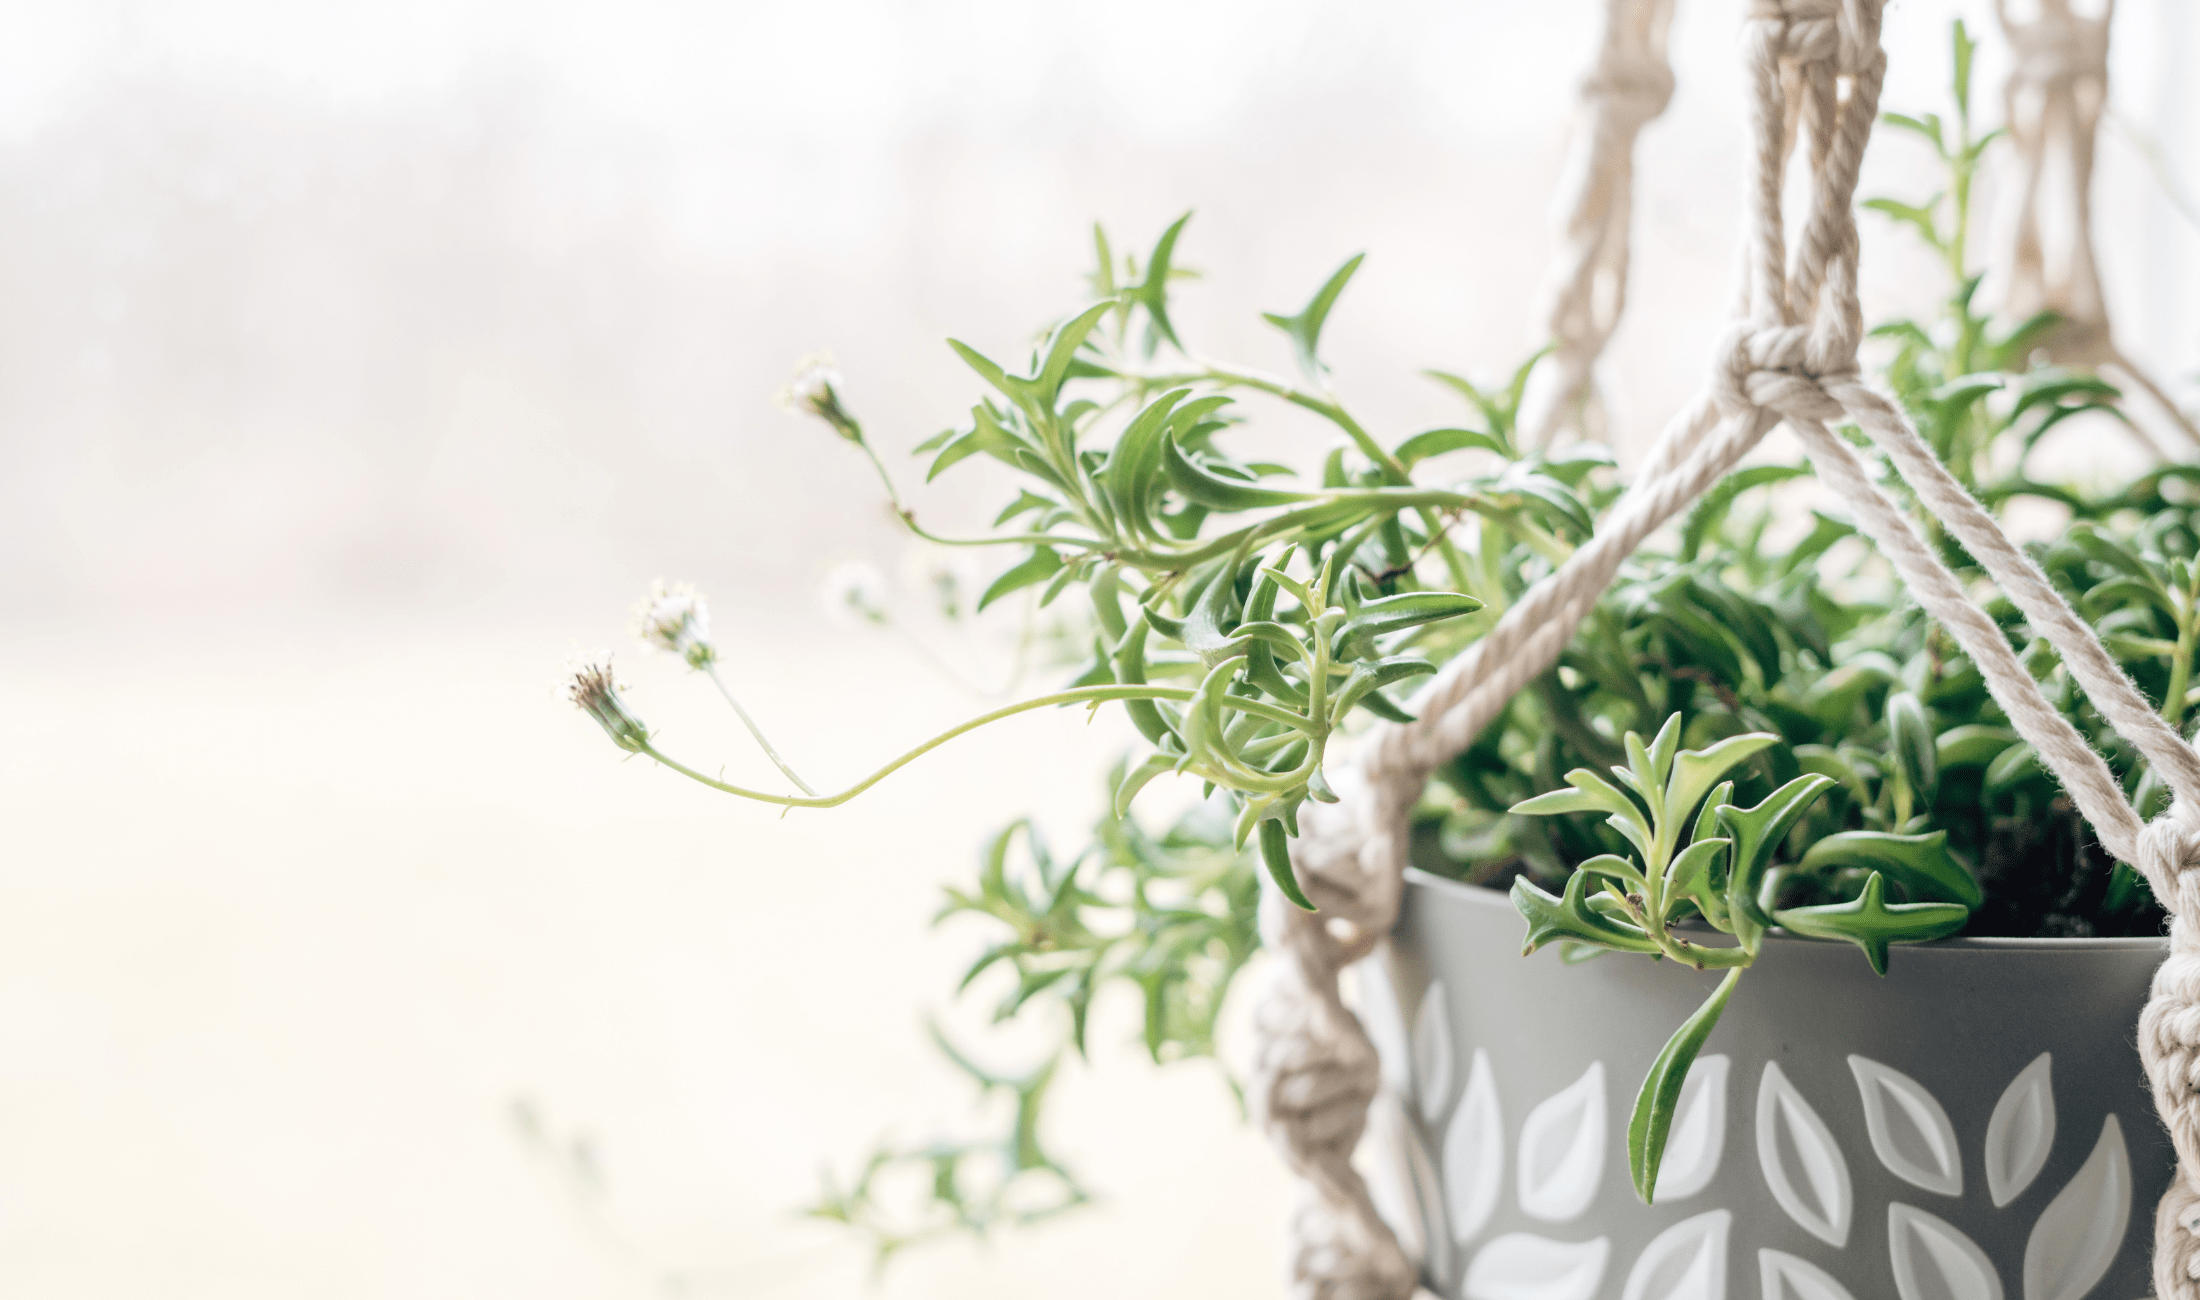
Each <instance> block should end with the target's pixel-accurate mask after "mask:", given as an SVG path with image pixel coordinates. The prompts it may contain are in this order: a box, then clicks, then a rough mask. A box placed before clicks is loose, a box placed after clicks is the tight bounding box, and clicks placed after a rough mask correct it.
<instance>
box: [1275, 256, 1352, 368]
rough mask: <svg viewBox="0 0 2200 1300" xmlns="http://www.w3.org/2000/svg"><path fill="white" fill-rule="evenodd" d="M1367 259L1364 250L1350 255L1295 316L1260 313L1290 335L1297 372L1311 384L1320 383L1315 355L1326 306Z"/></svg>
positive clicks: (1335, 299)
mask: <svg viewBox="0 0 2200 1300" xmlns="http://www.w3.org/2000/svg"><path fill="white" fill-rule="evenodd" d="M1366 259H1367V254H1365V253H1355V254H1353V256H1352V259H1351V260H1350V261H1348V262H1346V263H1345V264H1344V265H1343V266H1340V267H1338V268H1337V271H1336V274H1334V275H1332V276H1330V277H1329V279H1328V280H1327V281H1326V282H1325V283H1323V285H1322V287H1321V288H1320V289H1318V290H1316V291H1315V293H1314V300H1313V301H1312V302H1310V303H1308V304H1306V310H1304V311H1302V312H1300V313H1299V314H1298V315H1296V316H1279V315H1277V314H1276V313H1274V312H1262V313H1261V319H1262V320H1265V321H1267V322H1268V323H1269V324H1271V325H1273V326H1275V327H1276V328H1277V329H1280V330H1282V331H1283V332H1284V333H1285V334H1287V335H1289V336H1290V338H1291V348H1292V351H1293V352H1294V353H1296V354H1297V356H1298V361H1299V373H1301V374H1303V375H1305V376H1306V377H1307V379H1308V380H1310V381H1311V382H1313V383H1316V384H1319V383H1321V382H1322V372H1323V371H1324V370H1325V369H1326V367H1325V366H1323V365H1322V363H1321V358H1320V356H1319V355H1318V348H1319V346H1320V343H1321V336H1322V322H1324V321H1326V320H1328V319H1329V309H1330V308H1331V307H1333V306H1335V305H1336V302H1337V295H1338V294H1340V293H1343V292H1344V286H1345V283H1346V282H1347V281H1349V280H1350V279H1351V278H1352V273H1353V272H1354V271H1357V270H1359V269H1360V263H1361V262H1363V261H1365V260H1366Z"/></svg>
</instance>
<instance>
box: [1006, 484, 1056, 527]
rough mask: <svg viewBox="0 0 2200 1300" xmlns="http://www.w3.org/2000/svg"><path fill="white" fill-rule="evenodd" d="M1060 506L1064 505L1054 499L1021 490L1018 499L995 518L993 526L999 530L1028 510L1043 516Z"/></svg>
mask: <svg viewBox="0 0 2200 1300" xmlns="http://www.w3.org/2000/svg"><path fill="white" fill-rule="evenodd" d="M1060 504H1062V503H1061V502H1059V501H1056V500H1055V499H1054V498H1053V497H1043V496H1040V495H1039V494H1038V493H1036V492H1033V491H1030V490H1029V489H1021V490H1019V491H1018V492H1017V493H1016V499H1015V500H1014V501H1011V502H1009V503H1008V507H1007V508H1006V509H1004V510H1003V511H1001V513H1000V514H998V515H996V516H994V518H993V526H994V527H995V528H999V527H1000V526H1001V525H1002V524H1005V523H1007V522H1008V521H1009V520H1011V519H1014V518H1015V517H1016V516H1018V515H1020V514H1023V513H1024V512H1025V511H1027V510H1036V511H1039V512H1040V513H1041V514H1044V513H1046V512H1047V511H1049V510H1052V509H1053V508H1054V507H1056V506H1058V505H1060Z"/></svg>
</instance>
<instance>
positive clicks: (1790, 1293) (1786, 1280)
mask: <svg viewBox="0 0 2200 1300" xmlns="http://www.w3.org/2000/svg"><path fill="white" fill-rule="evenodd" d="M1757 1278H1758V1282H1759V1285H1760V1286H1761V1287H1762V1289H1763V1296H1762V1300H1856V1297H1855V1296H1852V1295H1850V1294H1849V1289H1848V1288H1847V1287H1845V1286H1842V1285H1841V1284H1840V1283H1839V1282H1836V1281H1834V1280H1833V1275H1832V1274H1830V1273H1828V1272H1826V1270H1824V1269H1822V1268H1820V1267H1818V1266H1817V1265H1816V1264H1813V1263H1811V1262H1810V1261H1809V1260H1807V1259H1800V1258H1798V1257H1796V1256H1794V1255H1790V1254H1788V1253H1787V1252H1786V1251H1784V1250H1760V1251H1758V1252H1757Z"/></svg>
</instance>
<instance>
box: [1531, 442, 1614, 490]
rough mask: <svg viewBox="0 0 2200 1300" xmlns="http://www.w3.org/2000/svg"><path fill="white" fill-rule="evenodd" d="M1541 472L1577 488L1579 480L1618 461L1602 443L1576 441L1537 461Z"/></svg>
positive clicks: (1579, 485)
mask: <svg viewBox="0 0 2200 1300" xmlns="http://www.w3.org/2000/svg"><path fill="white" fill-rule="evenodd" d="M1537 463H1538V465H1539V466H1540V467H1541V469H1542V472H1543V473H1544V474H1545V475H1546V476H1547V477H1550V478H1553V479H1556V480H1557V481H1559V482H1560V483H1563V484H1565V485H1566V486H1567V487H1569V488H1574V489H1577V490H1578V489H1579V488H1580V487H1581V480H1583V479H1585V478H1587V477H1589V475H1590V474H1591V473H1593V472H1594V471H1596V470H1600V469H1609V468H1611V467H1613V466H1615V465H1617V464H1618V463H1619V462H1618V461H1617V460H1616V459H1615V458H1614V457H1613V455H1612V449H1611V448H1609V447H1606V446H1605V445H1603V444H1602V443H1596V442H1576V443H1571V444H1569V445H1567V446H1564V447H1561V448H1559V449H1558V450H1557V451H1554V452H1551V453H1549V454H1548V455H1546V456H1544V457H1543V458H1542V459H1541V460H1540V461H1538V462H1537Z"/></svg>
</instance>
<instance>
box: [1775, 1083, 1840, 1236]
mask: <svg viewBox="0 0 2200 1300" xmlns="http://www.w3.org/2000/svg"><path fill="white" fill-rule="evenodd" d="M1757 1163H1758V1164H1759V1165H1760V1166H1762V1167H1763V1169H1764V1174H1765V1182H1766V1183H1768V1184H1770V1186H1771V1188H1772V1199H1774V1200H1775V1201H1778V1202H1779V1203H1780V1208H1781V1209H1783V1210H1786V1211H1787V1213H1788V1217H1789V1218H1791V1219H1793V1220H1795V1221H1796V1222H1797V1223H1799V1224H1801V1225H1802V1226H1803V1228H1804V1230H1805V1231H1807V1232H1809V1233H1810V1234H1811V1235H1812V1236H1814V1237H1816V1238H1818V1239H1819V1240H1820V1241H1823V1242H1825V1243H1826V1244H1827V1245H1829V1246H1831V1247H1833V1248H1834V1249H1836V1250H1839V1249H1840V1248H1841V1247H1843V1246H1846V1245H1848V1243H1849V1214H1850V1211H1851V1209H1852V1208H1853V1201H1852V1191H1851V1188H1850V1185H1849V1166H1848V1162H1847V1161H1845V1160H1843V1159H1842V1158H1841V1148H1840V1147H1839V1146H1838V1145H1836V1144H1835V1142H1834V1140H1833V1134H1832V1133H1831V1132H1829V1131H1828V1130H1827V1128H1826V1122H1825V1121H1824V1120H1822V1119H1820V1118H1818V1112H1817V1111H1815V1110H1812V1109H1811V1108H1810V1103H1809V1102H1807V1101H1804V1100H1803V1095H1802V1094H1801V1093H1799V1092H1797V1091H1796V1090H1795V1085H1794V1084H1792V1083H1789V1082H1788V1079H1787V1075H1785V1074H1783V1073H1782V1072H1781V1070H1780V1064H1779V1062H1777V1061H1767V1062H1765V1073H1764V1078H1763V1080H1762V1081H1761V1082H1759V1084H1758V1085H1757ZM1798 1177H1800V1180H1801V1181H1800V1183H1798V1181H1797V1179H1798Z"/></svg>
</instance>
